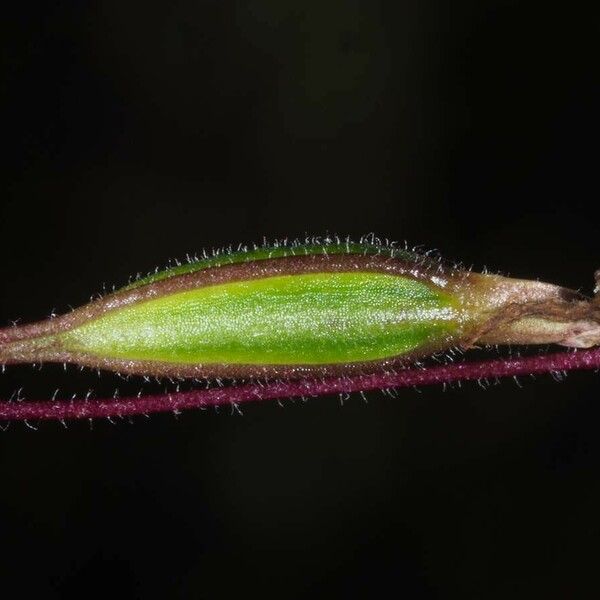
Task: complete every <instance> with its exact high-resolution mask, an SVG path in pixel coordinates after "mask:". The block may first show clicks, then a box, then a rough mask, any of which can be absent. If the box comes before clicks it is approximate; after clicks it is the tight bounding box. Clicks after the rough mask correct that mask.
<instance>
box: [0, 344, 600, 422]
mask: <svg viewBox="0 0 600 600" xmlns="http://www.w3.org/2000/svg"><path fill="white" fill-rule="evenodd" d="M575 369H600V348H593V349H591V350H582V351H576V352H573V351H569V352H566V351H565V352H557V353H553V354H542V355H538V356H527V357H518V358H494V359H491V360H484V361H479V362H462V363H450V364H447V365H439V366H437V365H436V366H432V367H426V368H411V369H406V370H403V371H399V372H396V373H377V374H374V375H352V376H346V377H329V378H326V379H322V380H318V379H311V380H305V381H282V382H270V383H265V384H263V385H258V384H242V385H237V386H231V387H221V388H213V389H202V390H192V391H187V392H176V393H172V394H160V395H148V396H141V397H129V398H120V399H108V400H72V401H64V400H63V401H44V402H39V401H35V402H27V401H22V402H0V420H21V421H22V420H28V419H31V420H36V419H57V420H63V419H86V418H87V419H91V418H99V417H118V416H127V415H141V414H149V413H156V412H164V411H180V410H185V409H189V408H205V407H209V406H220V405H231V404H241V403H244V402H255V401H259V400H274V399H277V398H291V397H300V396H324V395H327V394H337V393H350V392H360V391H363V392H366V391H369V390H381V389H390V388H399V387H407V386H414V385H432V384H441V383H451V382H453V381H459V380H473V379H487V378H495V377H511V376H512V377H514V376H517V375H533V374H537V373H551V372H556V371H571V370H575Z"/></svg>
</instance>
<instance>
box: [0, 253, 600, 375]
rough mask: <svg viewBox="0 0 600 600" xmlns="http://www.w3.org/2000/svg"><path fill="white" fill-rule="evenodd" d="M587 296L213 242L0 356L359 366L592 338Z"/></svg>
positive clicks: (19, 332) (367, 257)
mask: <svg viewBox="0 0 600 600" xmlns="http://www.w3.org/2000/svg"><path fill="white" fill-rule="evenodd" d="M599 323H600V306H599V305H598V303H597V302H596V301H595V300H588V299H585V298H584V297H582V296H580V295H579V294H577V293H576V292H573V291H571V290H567V289H564V288H561V287H558V286H555V285H551V284H546V283H540V282H536V281H527V280H518V279H509V278H505V277H501V276H498V275H488V274H479V273H472V272H469V271H465V270H461V269H460V268H457V267H451V266H447V265H445V264H443V263H441V262H440V261H437V260H432V259H430V258H428V257H427V256H425V255H421V254H416V253H412V252H408V251H404V250H398V249H395V248H393V247H390V246H381V245H377V244H372V243H367V242H362V243H350V242H342V243H333V242H328V243H326V244H310V245H300V244H294V245H291V246H282V245H278V246H275V247H265V248H258V249H255V250H252V251H249V252H237V253H230V254H221V255H218V256H216V257H213V258H208V259H205V260H200V261H195V262H192V263H190V264H186V265H183V266H180V267H175V268H172V269H168V270H166V271H162V272H159V273H156V274H154V275H151V276H149V277H147V278H145V279H141V280H139V281H137V282H135V283H134V284H132V285H129V286H127V287H125V288H123V289H122V290H119V291H117V292H115V293H113V294H110V295H108V296H106V297H104V298H102V299H101V300H98V301H95V302H91V303H90V304H88V305H86V306H83V307H81V308H79V309H77V310H75V311H73V312H72V313H70V314H67V315H65V316H62V317H59V318H55V319H51V320H48V321H44V322H40V323H35V324H33V325H27V326H21V327H17V328H8V329H4V330H0V363H16V362H44V361H48V362H68V363H74V364H79V365H86V366H90V367H96V368H102V369H110V370H114V371H119V372H126V373H137V374H144V375H156V376H160V375H167V376H177V377H187V376H190V377H235V378H250V377H263V376H266V377H271V376H277V377H289V378H293V377H301V376H305V375H325V374H332V373H341V374H344V373H347V372H348V373H349V372H357V371H359V372H372V371H373V370H374V369H379V368H381V367H385V366H392V365H396V364H400V365H401V364H405V363H409V362H411V361H414V360H415V359H417V358H419V357H423V356H429V355H432V354H435V353H438V352H443V351H445V350H449V349H451V348H453V347H463V348H469V347H472V346H474V345H479V344H483V345H485V344H508V343H512V344H536V343H558V344H563V345H567V346H574V347H588V346H592V345H596V344H599V343H600V325H599Z"/></svg>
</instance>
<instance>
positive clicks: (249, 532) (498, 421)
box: [0, 0, 600, 600]
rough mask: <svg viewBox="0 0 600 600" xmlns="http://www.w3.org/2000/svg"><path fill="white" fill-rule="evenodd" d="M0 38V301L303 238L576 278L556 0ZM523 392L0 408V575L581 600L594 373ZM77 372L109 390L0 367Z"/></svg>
mask: <svg viewBox="0 0 600 600" xmlns="http://www.w3.org/2000/svg"><path fill="white" fill-rule="evenodd" d="M14 4H17V3H14ZM2 29H3V32H2V36H1V40H2V42H1V43H2V80H1V81H2V101H3V109H2V129H1V133H0V143H1V144H2V147H3V150H4V152H3V155H4V159H2V162H1V164H0V169H2V173H3V178H2V187H1V193H0V250H1V253H2V258H3V260H2V267H1V273H0V275H1V277H2V281H3V284H2V294H1V295H0V316H1V318H2V319H3V320H4V321H5V322H8V320H9V319H15V318H21V319H22V320H23V321H27V320H31V319H37V318H41V317H43V316H46V315H47V314H48V313H49V312H50V310H51V309H52V308H55V309H56V310H58V311H62V310H67V309H68V306H69V305H78V304H81V303H82V302H85V301H86V300H87V298H88V297H89V295H90V294H92V293H94V292H97V291H100V290H101V289H102V284H103V283H107V284H109V285H110V284H113V283H116V284H122V283H124V282H126V280H127V277H128V276H129V275H131V274H134V273H136V272H137V271H147V270H150V269H153V268H154V267H155V266H156V265H164V264H165V262H166V261H167V259H169V258H174V257H179V258H181V257H183V256H185V253H186V252H190V253H195V252H197V251H199V250H201V249H202V248H205V247H207V248H210V247H213V246H222V245H228V244H230V243H234V244H237V243H239V242H251V241H260V240H262V238H263V236H266V237H267V238H269V239H272V238H279V237H286V236H287V237H295V236H304V235H305V234H306V233H308V234H320V233H326V232H332V233H340V234H343V235H346V234H351V235H353V236H358V235H360V234H361V233H367V232H370V231H374V232H377V233H378V234H379V235H381V236H382V237H388V238H391V239H407V240H409V242H410V243H411V244H423V245H424V246H425V247H426V248H431V247H435V248H439V249H440V250H441V251H442V253H443V254H444V255H445V256H446V257H448V258H451V259H458V260H462V261H464V262H465V263H467V264H473V265H474V266H475V268H478V269H480V268H482V267H483V266H484V265H487V266H489V267H491V268H493V269H498V270H500V271H501V272H504V273H509V274H512V275H515V276H522V277H532V278H535V277H539V278H542V279H546V280H550V281H555V282H557V283H562V284H564V285H568V286H571V287H575V288H581V289H583V290H585V291H587V292H590V291H591V286H592V274H593V271H594V269H595V268H596V267H598V266H599V265H600V246H599V242H598V217H599V215H600V210H599V208H598V179H597V165H598V151H597V143H598V142H597V140H598V137H599V134H600V127H599V123H600V120H599V116H598V113H599V111H598V107H599V106H600V102H599V101H600V93H599V92H600V88H599V80H598V34H599V21H598V19H597V17H596V15H595V14H592V13H589V12H585V11H584V10H582V9H581V8H580V6H579V5H578V3H570V4H569V5H568V9H567V8H565V7H563V6H559V5H557V8H552V7H551V6H549V5H548V3H543V4H542V3H537V2H526V1H521V2H519V1H514V0H513V1H510V0H503V1H501V0H472V1H471V2H469V1H460V2H422V1H413V2H399V1H398V2H393V1H391V2H374V1H372V0H370V1H364V2H360V1H341V0H340V1H336V0H328V1H325V2H314V3H310V2H301V1H295V2H292V1H287V0H270V1H258V2H237V3H233V2H225V1H222V2H217V1H205V2H198V1H196V2H192V1H185V0H182V1H176V2H172V3H164V4H163V5H161V6H158V5H157V4H154V3H145V2H119V1H113V2H99V3H85V2H53V3H40V4H39V6H37V5H34V4H32V3H22V5H19V7H18V8H16V7H14V6H13V8H12V13H11V14H8V13H6V12H5V13H4V16H3V18H2ZM90 378H91V379H90ZM522 384H523V387H522V388H520V387H518V386H517V385H516V384H515V383H514V382H512V381H508V382H503V383H502V384H501V385H499V386H494V387H492V388H491V389H488V390H487V391H483V390H482V389H480V388H479V387H478V386H477V385H476V384H467V385H464V386H463V387H462V389H453V390H449V391H446V392H443V391H442V390H441V389H439V388H428V389H422V390H421V393H418V392H416V391H412V390H408V391H402V392H401V394H400V396H399V398H397V399H391V398H388V397H384V396H383V395H381V394H379V393H372V394H369V395H368V400H369V402H368V404H365V403H364V402H363V401H362V400H361V399H360V398H359V397H353V398H351V399H350V400H349V401H348V402H346V403H345V405H344V406H343V407H341V406H340V402H339V400H338V398H323V399H318V400H316V399H315V400H311V401H309V402H308V403H306V404H302V403H298V402H296V403H292V402H290V401H284V402H283V406H279V405H278V404H277V403H271V404H264V405H253V406H246V407H245V408H244V409H243V416H240V415H231V414H230V412H229V410H222V411H221V412H220V413H219V414H216V413H214V412H212V411H206V412H190V413H186V414H184V415H182V416H180V417H179V418H178V419H176V418H174V417H173V415H160V416H153V417H152V418H150V419H149V420H146V419H144V418H137V419H135V420H134V421H133V424H128V423H127V422H117V423H116V424H115V425H112V424H110V423H108V422H106V421H97V422H95V423H94V424H93V429H92V430H90V427H89V424H88V423H87V422H85V423H76V424H71V425H69V427H68V429H66V430H65V429H64V428H63V427H62V426H61V425H60V424H55V423H46V424H40V426H39V428H38V431H37V432H34V431H31V430H29V429H27V428H26V427H25V426H24V425H15V424H13V426H11V428H10V429H9V430H8V431H7V432H5V433H3V434H2V435H0V547H1V549H2V550H1V553H2V556H1V557H0V582H1V585H2V588H3V593H6V590H8V589H10V586H11V585H13V584H14V585H16V586H17V588H18V590H19V596H31V597H40V598H44V599H45V600H50V599H53V598H80V597H87V598H96V597H98V598H100V597H102V598H107V597H111V598H218V597H231V596H233V595H234V594H236V593H239V594H245V595H250V594H254V593H257V592H265V591H267V590H272V591H276V592H279V593H281V594H282V595H283V597H302V596H311V597H316V596H319V595H321V594H325V593H326V594H328V595H329V597H350V596H353V595H356V596H360V597H378V596H381V595H383V594H384V593H393V594H397V595H399V596H401V597H407V598H449V597H461V598H494V599H495V598H498V599H504V598H533V597H545V598H551V597H557V598H566V597H578V598H583V597H597V594H598V592H599V591H600V590H599V589H598V588H599V587H600V586H598V585H597V584H596V583H595V581H594V577H595V575H594V570H595V569H596V567H597V555H598V550H599V547H600V543H599V542H600V540H599V534H600V517H599V516H598V512H599V511H598V506H599V505H600V469H599V466H600V440H599V438H598V417H600V407H599V405H598V391H599V390H600V384H599V379H598V375H596V374H593V373H583V374H581V373H579V374H572V375H570V376H569V377H568V379H567V380H566V382H563V383H557V382H554V381H553V380H552V379H551V378H550V377H541V378H538V380H537V381H536V382H530V381H527V380H524V381H523V382H522ZM88 385H89V386H92V387H96V388H99V389H100V391H106V390H110V391H112V389H113V388H114V387H115V385H120V384H119V382H118V381H117V382H115V381H114V380H112V379H111V377H104V378H103V379H102V380H100V381H98V380H97V378H96V376H95V375H94V376H91V375H90V374H86V373H83V374H81V373H77V372H76V371H74V370H70V371H67V374H66V375H65V374H64V373H63V372H62V371H61V370H60V369H55V368H52V367H48V366H47V367H45V368H44V369H43V370H42V371H41V372H37V371H33V370H31V369H30V368H12V369H9V370H8V371H7V373H6V374H5V375H3V376H2V377H1V378H0V391H1V395H2V397H4V398H5V397H7V396H10V394H11V392H13V391H14V390H15V389H17V388H19V387H21V386H22V387H23V388H24V389H23V391H22V392H21V393H22V395H23V396H25V397H27V398H40V397H42V398H43V397H47V396H48V395H49V394H51V393H52V391H53V389H54V388H55V387H57V386H61V389H63V390H64V391H63V395H64V394H70V393H71V392H72V391H73V389H76V388H77V389H81V386H88ZM386 590H387V592H386Z"/></svg>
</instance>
